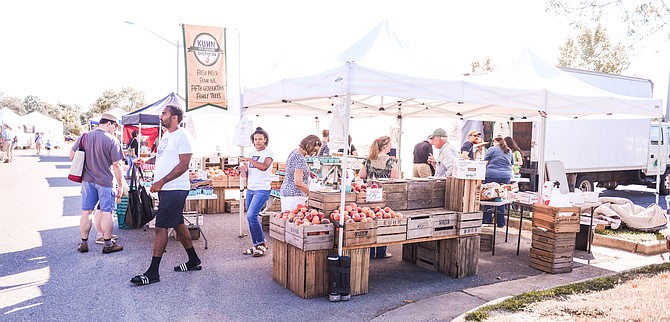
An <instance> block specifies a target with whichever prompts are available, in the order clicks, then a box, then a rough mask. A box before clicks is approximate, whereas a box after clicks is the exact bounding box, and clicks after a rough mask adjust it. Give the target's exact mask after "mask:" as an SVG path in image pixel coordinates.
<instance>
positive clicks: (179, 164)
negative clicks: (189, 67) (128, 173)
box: [130, 105, 202, 285]
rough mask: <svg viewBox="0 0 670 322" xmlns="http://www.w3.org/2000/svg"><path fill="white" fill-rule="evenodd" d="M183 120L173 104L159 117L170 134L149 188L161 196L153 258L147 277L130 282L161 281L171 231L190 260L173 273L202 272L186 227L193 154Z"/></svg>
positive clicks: (161, 148) (162, 145)
mask: <svg viewBox="0 0 670 322" xmlns="http://www.w3.org/2000/svg"><path fill="white" fill-rule="evenodd" d="M183 119H184V111H183V110H182V109H181V108H180V107H178V106H174V105H168V106H166V107H165V109H163V112H162V113H161V116H160V120H161V125H162V126H163V127H165V128H166V129H167V131H166V132H165V134H163V138H162V139H161V141H160V145H159V146H158V153H157V154H156V156H155V161H156V166H155V169H154V183H153V184H152V185H151V188H150V189H149V190H150V191H151V192H157V193H158V200H159V204H158V212H157V213H156V235H155V237H154V249H153V257H152V259H151V265H150V266H149V269H148V270H147V271H146V272H145V273H144V274H140V275H137V276H135V277H133V278H132V279H130V282H131V283H133V284H135V285H147V284H151V283H155V282H158V281H160V275H159V273H158V269H159V266H160V262H161V259H162V256H163V253H164V252H165V247H166V246H167V240H168V229H169V228H174V230H175V231H176V232H177V238H178V239H179V241H180V242H181V244H182V245H183V246H184V249H185V250H186V254H187V255H188V261H187V262H186V263H184V264H181V265H179V266H175V268H174V270H175V271H177V272H186V271H197V270H201V269H202V266H200V263H201V261H200V258H198V255H197V254H196V252H195V249H194V248H193V242H192V241H191V234H190V233H189V231H188V228H187V227H186V225H184V216H183V210H184V203H185V202H186V197H188V192H189V190H190V189H191V182H190V180H189V178H188V167H189V163H190V162H191V156H192V155H193V152H192V150H191V142H190V139H189V136H188V134H186V131H184V129H182V128H180V127H179V123H181V121H182V120H183ZM144 162H145V161H144V160H143V159H142V158H137V159H136V161H135V165H136V166H139V167H141V166H142V164H144Z"/></svg>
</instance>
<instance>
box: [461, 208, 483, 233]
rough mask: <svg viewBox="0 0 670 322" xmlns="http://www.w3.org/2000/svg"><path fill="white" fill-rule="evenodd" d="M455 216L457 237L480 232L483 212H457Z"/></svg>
mask: <svg viewBox="0 0 670 322" xmlns="http://www.w3.org/2000/svg"><path fill="white" fill-rule="evenodd" d="M457 214H458V222H457V227H458V234H459V235H477V234H479V233H481V232H482V220H483V217H484V213H483V212H481V211H477V212H459V213H457Z"/></svg>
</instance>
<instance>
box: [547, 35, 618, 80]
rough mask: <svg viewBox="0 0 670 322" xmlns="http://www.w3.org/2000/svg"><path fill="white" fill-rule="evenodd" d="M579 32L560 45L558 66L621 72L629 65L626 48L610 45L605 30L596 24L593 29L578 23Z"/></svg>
mask: <svg viewBox="0 0 670 322" xmlns="http://www.w3.org/2000/svg"><path fill="white" fill-rule="evenodd" d="M579 29H580V30H581V33H580V34H579V35H577V37H575V38H568V39H567V40H566V41H565V44H564V45H563V46H561V47H560V56H559V58H558V66H561V67H572V68H579V69H586V70H592V71H598V72H603V73H612V74H621V72H622V71H623V70H625V69H627V68H628V66H629V65H630V58H629V55H628V51H627V49H626V48H625V47H624V46H622V45H621V44H617V45H612V42H611V41H610V39H609V37H608V36H607V32H606V30H605V29H604V28H603V27H602V26H601V25H600V24H598V25H597V26H596V28H595V30H591V28H589V27H587V26H584V25H579Z"/></svg>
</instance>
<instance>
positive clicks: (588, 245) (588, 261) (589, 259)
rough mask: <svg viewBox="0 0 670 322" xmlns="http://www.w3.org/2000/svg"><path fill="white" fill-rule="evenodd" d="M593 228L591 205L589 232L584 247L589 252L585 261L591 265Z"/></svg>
mask: <svg viewBox="0 0 670 322" xmlns="http://www.w3.org/2000/svg"><path fill="white" fill-rule="evenodd" d="M592 230H593V207H591V223H590V224H589V233H588V234H587V235H586V239H587V240H586V245H587V247H586V249H587V253H588V254H589V258H588V259H587V260H586V263H587V264H588V265H591V234H592V233H593V232H592Z"/></svg>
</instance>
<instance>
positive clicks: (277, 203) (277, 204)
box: [265, 197, 281, 212]
mask: <svg viewBox="0 0 670 322" xmlns="http://www.w3.org/2000/svg"><path fill="white" fill-rule="evenodd" d="M265 206H266V208H265V211H272V212H281V199H279V198H274V197H270V199H268V202H267V203H266V204H265Z"/></svg>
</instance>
